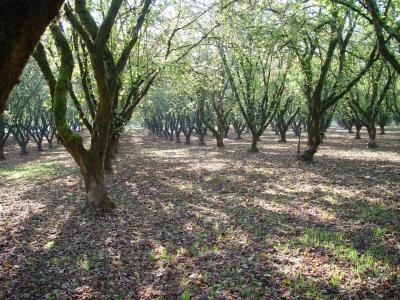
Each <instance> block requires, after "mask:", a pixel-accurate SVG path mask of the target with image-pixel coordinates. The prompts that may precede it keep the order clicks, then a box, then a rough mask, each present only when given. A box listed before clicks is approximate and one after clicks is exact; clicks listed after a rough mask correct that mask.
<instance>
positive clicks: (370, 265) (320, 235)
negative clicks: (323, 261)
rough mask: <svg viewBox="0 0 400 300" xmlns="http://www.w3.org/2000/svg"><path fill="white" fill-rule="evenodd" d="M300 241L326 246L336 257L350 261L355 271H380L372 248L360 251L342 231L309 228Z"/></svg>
mask: <svg viewBox="0 0 400 300" xmlns="http://www.w3.org/2000/svg"><path fill="white" fill-rule="evenodd" d="M299 241H300V243H302V244H303V245H307V246H312V247H317V248H318V247H320V248H324V249H326V250H328V251H330V252H331V253H332V254H334V255H335V256H336V258H338V259H340V260H343V261H348V262H350V263H351V264H352V269H353V271H355V272H357V273H364V272H365V271H366V270H370V271H372V272H373V273H378V270H377V266H376V264H377V261H376V260H375V258H374V256H373V252H372V250H371V249H367V250H366V251H365V253H360V252H359V251H358V250H357V249H355V248H354V246H353V245H351V243H349V242H348V241H346V240H345V238H344V237H343V235H342V234H340V233H336V232H329V231H326V230H324V229H321V228H309V229H308V230H307V231H306V233H304V235H303V236H301V237H300V238H299Z"/></svg>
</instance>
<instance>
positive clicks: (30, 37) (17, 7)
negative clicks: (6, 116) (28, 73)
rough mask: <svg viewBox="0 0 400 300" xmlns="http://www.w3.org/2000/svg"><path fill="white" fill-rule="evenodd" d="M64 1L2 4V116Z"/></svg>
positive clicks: (9, 1) (7, 0) (6, 1)
mask: <svg viewBox="0 0 400 300" xmlns="http://www.w3.org/2000/svg"><path fill="white" fill-rule="evenodd" d="M63 2H64V0H35V1H26V0H2V1H1V3H0V45H1V46H0V62H1V64H0V115H1V114H2V113H3V111H4V109H5V107H6V103H7V99H8V96H9V94H10V92H11V90H12V88H13V87H14V85H15V84H17V83H18V80H19V77H20V75H21V73H22V70H23V69H24V67H25V65H26V63H27V62H28V59H29V57H30V55H31V54H32V52H33V50H34V49H35V46H36V44H37V43H38V41H39V39H40V37H41V36H42V34H43V32H44V31H45V29H46V27H47V25H49V23H50V21H51V20H53V19H54V17H55V16H56V15H57V13H58V11H59V9H60V7H61V5H62V4H63Z"/></svg>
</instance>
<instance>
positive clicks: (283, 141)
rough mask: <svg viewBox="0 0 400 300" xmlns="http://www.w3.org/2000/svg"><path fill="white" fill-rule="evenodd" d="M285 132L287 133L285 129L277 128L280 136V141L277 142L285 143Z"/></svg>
mask: <svg viewBox="0 0 400 300" xmlns="http://www.w3.org/2000/svg"><path fill="white" fill-rule="evenodd" d="M286 132H287V128H279V134H280V136H281V139H280V140H279V142H281V143H286Z"/></svg>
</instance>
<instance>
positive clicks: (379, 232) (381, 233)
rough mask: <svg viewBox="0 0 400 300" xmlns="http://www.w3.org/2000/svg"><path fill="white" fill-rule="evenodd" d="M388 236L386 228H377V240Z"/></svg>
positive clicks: (375, 234) (375, 233) (375, 232)
mask: <svg viewBox="0 0 400 300" xmlns="http://www.w3.org/2000/svg"><path fill="white" fill-rule="evenodd" d="M385 234H386V228H382V227H377V228H375V230H374V236H375V237H377V238H380V237H383V236H384V235H385Z"/></svg>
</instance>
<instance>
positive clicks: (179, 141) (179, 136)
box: [175, 130, 181, 144]
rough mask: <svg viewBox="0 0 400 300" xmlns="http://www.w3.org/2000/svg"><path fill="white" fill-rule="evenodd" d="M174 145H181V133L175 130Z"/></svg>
mask: <svg viewBox="0 0 400 300" xmlns="http://www.w3.org/2000/svg"><path fill="white" fill-rule="evenodd" d="M175 143H177V144H180V143H181V131H180V130H175Z"/></svg>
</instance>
